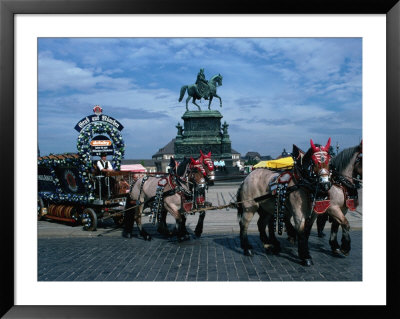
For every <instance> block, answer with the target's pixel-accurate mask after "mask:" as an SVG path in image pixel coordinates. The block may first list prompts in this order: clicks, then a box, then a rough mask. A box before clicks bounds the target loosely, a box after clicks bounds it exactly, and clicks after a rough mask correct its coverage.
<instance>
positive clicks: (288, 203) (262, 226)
mask: <svg viewBox="0 0 400 319" xmlns="http://www.w3.org/2000/svg"><path fill="white" fill-rule="evenodd" d="M330 141H331V139H330V138H329V140H328V143H327V144H326V146H325V147H323V146H320V145H314V143H313V141H312V140H310V143H311V148H310V149H309V150H308V151H307V152H306V153H305V155H304V156H302V157H301V158H300V157H299V158H298V160H299V161H300V162H297V161H295V165H294V169H293V170H291V171H284V172H276V171H273V170H270V169H266V168H259V169H256V170H254V171H252V172H251V173H250V174H249V175H248V176H247V177H246V178H245V180H244V181H243V182H242V184H241V186H240V187H239V189H238V192H237V204H238V220H239V226H240V243H241V247H242V249H243V250H244V254H245V255H247V256H252V255H253V252H252V246H251V245H250V243H249V241H248V238H247V229H248V226H249V223H250V221H251V220H252V218H253V217H254V214H255V213H256V212H258V214H259V219H258V222H257V226H258V230H259V232H260V239H261V241H262V243H263V245H264V248H265V249H271V250H272V251H273V252H274V253H278V252H279V250H280V243H279V241H278V240H277V239H276V237H275V232H274V231H273V230H272V231H271V229H270V231H269V235H270V238H269V237H268V235H267V233H266V227H267V225H268V226H270V225H272V221H273V220H274V219H275V218H277V219H279V226H280V228H281V229H282V228H283V221H284V215H289V216H292V217H293V219H294V223H295V226H294V227H295V228H294V229H295V231H296V235H297V238H298V255H299V258H300V259H301V264H302V265H305V266H311V265H312V264H313V262H312V258H311V255H310V253H309V248H308V238H309V232H310V229H311V225H312V223H313V220H312V215H313V214H312V211H314V210H318V211H321V210H326V208H327V204H329V202H328V203H327V201H326V200H325V199H324V197H325V196H326V193H327V192H328V190H329V189H330V187H331V180H330V172H329V161H330V156H329V154H328V150H329V146H330Z"/></svg>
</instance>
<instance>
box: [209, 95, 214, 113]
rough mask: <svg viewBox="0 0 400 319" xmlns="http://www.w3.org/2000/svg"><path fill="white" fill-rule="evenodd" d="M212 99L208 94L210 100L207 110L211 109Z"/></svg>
mask: <svg viewBox="0 0 400 319" xmlns="http://www.w3.org/2000/svg"><path fill="white" fill-rule="evenodd" d="M212 99H213V96H212V95H210V101H209V102H208V109H209V110H211V108H210V107H211V101H212Z"/></svg>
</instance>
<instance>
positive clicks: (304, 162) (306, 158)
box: [302, 144, 321, 168]
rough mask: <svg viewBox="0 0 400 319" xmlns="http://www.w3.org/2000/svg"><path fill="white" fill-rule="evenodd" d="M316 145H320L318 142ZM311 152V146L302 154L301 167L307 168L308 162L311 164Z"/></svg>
mask: <svg viewBox="0 0 400 319" xmlns="http://www.w3.org/2000/svg"><path fill="white" fill-rule="evenodd" d="M315 146H316V147H320V146H321V145H320V144H315ZM312 154H313V152H312V148H311V147H310V148H309V149H308V150H307V152H306V153H305V154H304V156H303V160H302V167H303V168H307V167H308V166H309V165H310V164H311V161H312V160H311V156H312Z"/></svg>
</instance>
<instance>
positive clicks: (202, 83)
mask: <svg viewBox="0 0 400 319" xmlns="http://www.w3.org/2000/svg"><path fill="white" fill-rule="evenodd" d="M196 93H197V95H198V96H199V97H201V98H204V99H206V100H207V99H208V94H207V93H208V81H207V80H206V77H205V75H204V69H200V71H199V73H197V79H196Z"/></svg>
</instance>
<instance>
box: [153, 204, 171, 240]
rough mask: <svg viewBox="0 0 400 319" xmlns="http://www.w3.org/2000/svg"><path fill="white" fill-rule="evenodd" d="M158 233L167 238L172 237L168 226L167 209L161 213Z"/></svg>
mask: <svg viewBox="0 0 400 319" xmlns="http://www.w3.org/2000/svg"><path fill="white" fill-rule="evenodd" d="M157 231H158V232H159V233H160V234H161V235H164V236H166V237H171V236H172V232H171V231H170V230H169V228H168V225H167V211H166V210H165V209H163V210H162V211H161V218H160V221H159V223H158V227H157Z"/></svg>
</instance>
